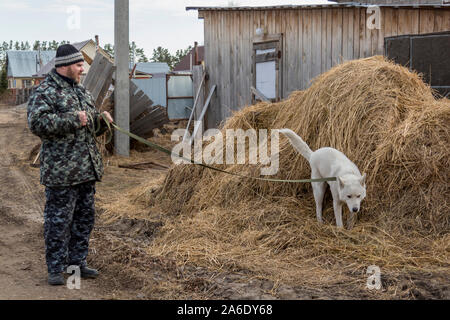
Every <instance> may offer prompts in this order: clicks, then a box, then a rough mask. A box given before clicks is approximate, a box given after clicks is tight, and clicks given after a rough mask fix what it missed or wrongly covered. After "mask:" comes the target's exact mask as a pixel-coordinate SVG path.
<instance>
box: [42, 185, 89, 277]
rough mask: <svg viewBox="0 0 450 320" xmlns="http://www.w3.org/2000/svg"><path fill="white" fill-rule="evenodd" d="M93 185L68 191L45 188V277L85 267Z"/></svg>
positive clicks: (76, 186) (58, 188) (60, 188)
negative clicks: (46, 272)
mask: <svg viewBox="0 0 450 320" xmlns="http://www.w3.org/2000/svg"><path fill="white" fill-rule="evenodd" d="M94 195H95V181H92V182H86V183H82V184H79V185H75V186H71V187H46V188H45V196H46V199H47V201H46V203H45V210H44V238H45V257H46V261H47V268H48V272H49V273H59V272H64V271H65V269H66V267H67V266H68V265H78V266H85V265H86V257H87V255H88V248H89V237H90V234H91V231H92V229H93V227H94V220H95V206H94Z"/></svg>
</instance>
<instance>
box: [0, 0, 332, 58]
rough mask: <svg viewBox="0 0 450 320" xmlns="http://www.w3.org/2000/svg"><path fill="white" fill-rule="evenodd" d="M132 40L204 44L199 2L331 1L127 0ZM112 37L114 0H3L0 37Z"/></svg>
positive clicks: (147, 47) (152, 44)
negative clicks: (194, 8)
mask: <svg viewBox="0 0 450 320" xmlns="http://www.w3.org/2000/svg"><path fill="white" fill-rule="evenodd" d="M129 3H130V41H135V42H136V45H137V46H138V47H140V48H143V49H144V52H145V54H146V55H147V57H151V55H152V52H153V49H154V48H156V47H158V46H161V47H163V48H167V49H169V51H170V52H171V53H172V54H175V52H176V50H177V49H185V48H187V47H188V46H189V45H192V46H193V45H194V41H197V42H198V43H199V45H202V44H203V20H201V19H198V12H197V11H196V10H193V11H186V7H195V6H229V5H232V6H266V5H290V4H294V5H296V4H305V3H307V4H315V3H328V2H327V1H326V0H281V1H280V0H166V1H162V0H153V1H152V0H129ZM95 35H99V40H100V45H101V46H103V45H104V44H106V43H111V44H113V43H114V0H0V43H2V42H3V41H7V42H9V40H13V41H19V42H20V41H24V42H25V41H28V42H29V43H30V44H31V45H32V44H33V42H34V41H35V40H40V41H52V40H56V41H58V42H60V41H63V40H66V41H70V42H71V43H73V42H80V41H84V40H87V39H93V40H94V39H95Z"/></svg>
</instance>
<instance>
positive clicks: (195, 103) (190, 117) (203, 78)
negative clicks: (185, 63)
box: [183, 72, 206, 141]
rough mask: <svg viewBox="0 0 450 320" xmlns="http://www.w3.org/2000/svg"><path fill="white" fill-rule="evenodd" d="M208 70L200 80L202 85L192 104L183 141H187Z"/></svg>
mask: <svg viewBox="0 0 450 320" xmlns="http://www.w3.org/2000/svg"><path fill="white" fill-rule="evenodd" d="M205 77H206V72H204V73H203V77H202V81H201V82H200V85H199V86H198V90H197V94H196V95H195V100H194V105H193V106H192V110H191V115H190V116H189V121H188V123H187V126H186V131H185V132H184V136H183V141H186V138H187V134H188V132H189V125H190V124H191V121H192V118H193V116H194V113H195V106H196V105H197V101H198V100H199V96H200V92H201V91H202V86H203V82H204V81H205Z"/></svg>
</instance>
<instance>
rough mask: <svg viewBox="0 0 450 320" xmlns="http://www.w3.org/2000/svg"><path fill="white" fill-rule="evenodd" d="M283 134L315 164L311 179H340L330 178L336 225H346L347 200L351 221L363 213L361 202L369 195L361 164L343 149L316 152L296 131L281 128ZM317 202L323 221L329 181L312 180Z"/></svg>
mask: <svg viewBox="0 0 450 320" xmlns="http://www.w3.org/2000/svg"><path fill="white" fill-rule="evenodd" d="M279 131H280V132H281V133H283V134H284V135H286V137H288V138H289V140H290V142H291V144H292V145H293V146H294V148H295V149H296V150H297V151H298V152H300V154H301V155H302V156H303V157H305V158H306V160H308V162H309V165H310V166H311V179H318V178H326V177H336V181H328V184H329V185H330V190H331V194H332V195H333V209H334V216H335V217H336V225H337V226H338V227H340V228H342V227H343V224H342V204H343V203H344V202H345V203H346V204H347V206H348V209H349V210H350V213H351V220H352V221H353V218H354V215H355V214H356V213H357V212H359V208H360V204H361V201H362V200H363V199H364V198H365V196H366V183H365V181H366V175H365V174H364V175H363V176H361V173H360V172H359V170H358V167H357V166H356V165H355V164H354V163H353V162H352V161H350V160H349V159H348V158H347V157H346V156H345V155H344V154H343V153H342V152H340V151H338V150H336V149H333V148H320V149H318V150H316V151H314V152H313V151H312V150H311V149H310V148H309V146H308V145H307V144H306V142H304V141H303V140H302V138H300V137H299V136H298V135H297V134H296V133H295V132H293V131H292V130H290V129H281V130H279ZM311 185H312V188H313V192H314V200H315V201H316V214H317V220H318V221H319V222H320V223H322V202H323V197H324V195H325V191H326V184H325V182H312V183H311Z"/></svg>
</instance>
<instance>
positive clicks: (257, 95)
mask: <svg viewBox="0 0 450 320" xmlns="http://www.w3.org/2000/svg"><path fill="white" fill-rule="evenodd" d="M250 91H251V92H252V93H253V94H254V95H255V96H256V97H257V98H259V99H260V100H262V101H267V102H270V99H269V98H267V97H266V96H265V95H263V94H262V92H261V91H259V90H258V89H256V88H255V87H253V86H251V87H250Z"/></svg>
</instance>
